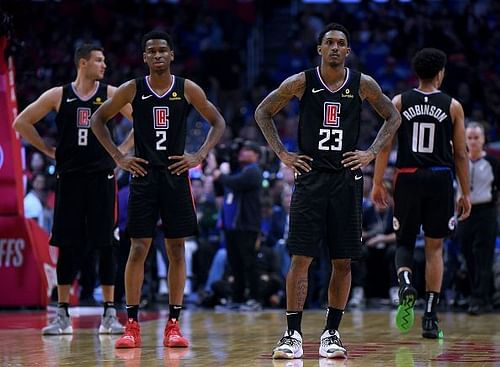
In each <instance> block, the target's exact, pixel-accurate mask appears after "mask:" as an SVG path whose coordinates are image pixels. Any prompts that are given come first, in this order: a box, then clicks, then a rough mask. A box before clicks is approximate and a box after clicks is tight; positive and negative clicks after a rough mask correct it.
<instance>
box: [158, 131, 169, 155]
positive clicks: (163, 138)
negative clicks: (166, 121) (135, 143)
mask: <svg viewBox="0 0 500 367" xmlns="http://www.w3.org/2000/svg"><path fill="white" fill-rule="evenodd" d="M156 137H157V138H160V139H159V140H157V141H156V150H167V144H164V143H165V142H166V141H167V131H166V130H156Z"/></svg>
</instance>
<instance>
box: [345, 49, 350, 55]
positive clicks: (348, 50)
mask: <svg viewBox="0 0 500 367" xmlns="http://www.w3.org/2000/svg"><path fill="white" fill-rule="evenodd" d="M350 53H351V48H350V47H347V53H346V54H345V56H346V57H347V56H349V54H350Z"/></svg>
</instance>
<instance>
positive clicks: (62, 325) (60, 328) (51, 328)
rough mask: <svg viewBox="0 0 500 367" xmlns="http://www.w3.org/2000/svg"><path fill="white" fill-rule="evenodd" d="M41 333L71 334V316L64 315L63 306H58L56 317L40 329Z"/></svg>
mask: <svg viewBox="0 0 500 367" xmlns="http://www.w3.org/2000/svg"><path fill="white" fill-rule="evenodd" d="M42 334H43V335H64V334H73V327H72V326H71V318H70V317H69V316H67V315H66V310H65V309H64V308H58V309H57V313H56V317H55V318H54V319H53V320H52V322H51V323H50V324H48V325H47V326H45V327H44V328H43V329H42Z"/></svg>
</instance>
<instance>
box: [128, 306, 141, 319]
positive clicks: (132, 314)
mask: <svg viewBox="0 0 500 367" xmlns="http://www.w3.org/2000/svg"><path fill="white" fill-rule="evenodd" d="M138 315H139V305H127V318H128V319H132V320H134V321H137V322H138V321H139V319H138Z"/></svg>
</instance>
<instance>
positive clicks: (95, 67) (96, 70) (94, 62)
mask: <svg viewBox="0 0 500 367" xmlns="http://www.w3.org/2000/svg"><path fill="white" fill-rule="evenodd" d="M85 68H86V70H87V75H88V77H89V78H91V79H95V80H101V79H102V78H104V72H105V71H106V63H105V62H104V54H103V53H102V51H96V50H94V51H91V52H90V58H89V59H88V60H87V61H86V63H85Z"/></svg>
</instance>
